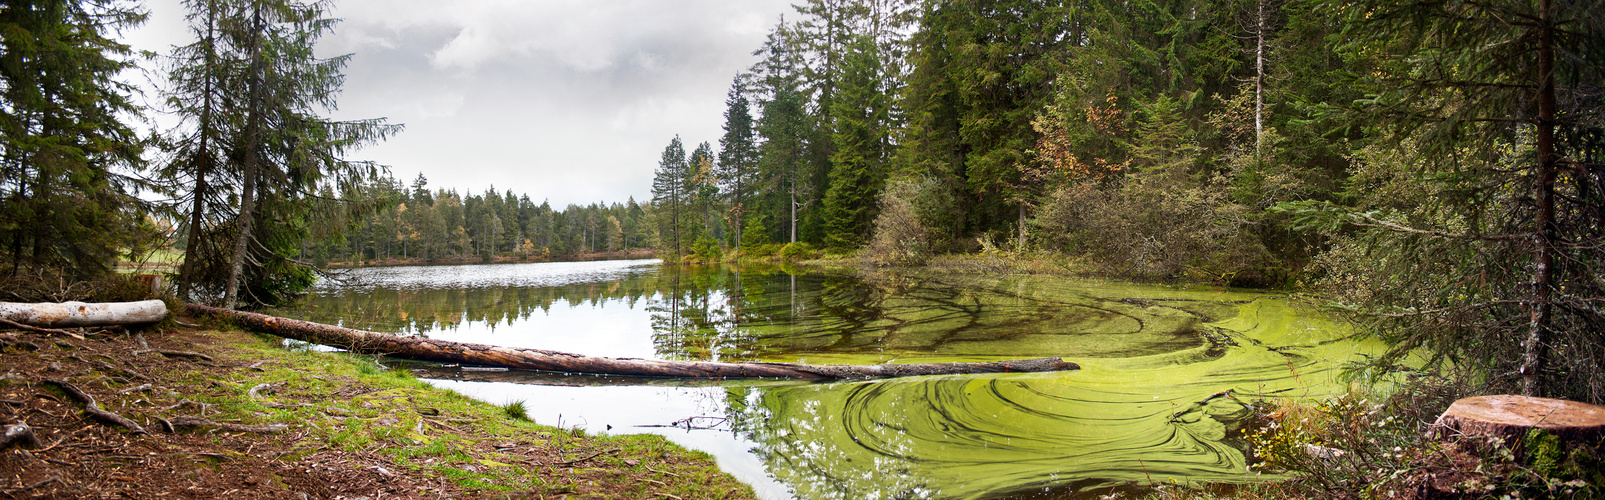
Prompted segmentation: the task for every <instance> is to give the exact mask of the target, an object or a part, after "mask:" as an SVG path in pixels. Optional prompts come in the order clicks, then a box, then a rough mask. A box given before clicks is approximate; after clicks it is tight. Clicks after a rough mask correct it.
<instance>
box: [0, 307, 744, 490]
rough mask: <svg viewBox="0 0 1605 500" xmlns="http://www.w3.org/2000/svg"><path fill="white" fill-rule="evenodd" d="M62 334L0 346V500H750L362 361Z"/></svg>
mask: <svg viewBox="0 0 1605 500" xmlns="http://www.w3.org/2000/svg"><path fill="white" fill-rule="evenodd" d="M192 321H193V320H192ZM73 333H74V335H65V334H59V333H57V334H50V333H38V332H27V331H0V428H3V429H8V430H15V429H17V427H16V426H17V425H18V424H25V425H26V426H27V428H28V429H31V432H32V434H33V435H34V437H36V438H37V441H38V445H37V446H31V445H30V443H27V441H30V440H27V439H19V440H17V442H14V443H12V445H11V446H7V447H5V448H6V449H4V450H0V472H3V474H0V497H5V498H158V497H176V498H287V499H302V498H315V499H340V498H347V499H354V498H362V497H366V498H370V499H380V498H540V499H547V498H668V499H689V498H719V499H723V498H752V497H753V494H752V490H751V488H749V487H747V486H746V485H744V484H741V483H740V482H737V481H736V480H734V479H733V478H731V477H730V476H728V475H726V474H724V473H722V472H720V471H719V470H718V469H717V467H715V465H714V464H713V460H712V459H711V458H710V457H709V456H707V455H706V454H702V453H698V452H690V451H686V450H684V449H682V448H679V447H677V446H675V445H673V444H670V443H668V442H666V441H664V440H663V439H662V438H659V437H656V436H587V435H585V434H584V433H582V432H579V431H578V430H573V429H557V428H552V427H545V426H540V425H536V424H534V423H531V422H529V421H527V420H525V419H521V418H520V417H521V416H522V410H523V407H522V406H519V405H508V406H506V407H498V406H495V405H490V404H486V403H482V402H477V401H473V400H470V399H467V398H465V397H462V396H460V395H457V394H455V393H452V392H449V391H443V390H438V389H434V388H432V387H430V386H429V385H428V384H426V383H423V382H421V381H419V380H417V379H415V378H413V377H412V376H411V375H410V374H409V373H408V372H406V371H402V370H387V369H384V368H383V367H380V366H378V365H377V364H375V362H374V361H373V360H371V359H366V358H359V357H354V356H347V355H340V354H331V353H319V352H305V351H292V350H286V349H284V348H282V347H279V345H280V344H281V342H280V340H279V339H278V338H276V337H267V336H259V335H255V334H251V333H246V332H241V331H238V330H232V329H229V328H227V327H221V326H216V325H213V326H212V327H203V328H183V327H167V328H151V329H145V330H140V331H127V330H123V329H120V328H114V329H108V330H105V331H98V332H82V333H80V332H78V331H76V330H75V331H74V332H73ZM80 336H81V337H82V338H78V337H80ZM74 392H81V393H82V394H84V395H87V396H89V397H91V398H93V399H94V401H95V403H96V404H97V405H98V407H99V408H102V409H104V410H105V412H107V414H114V415H116V416H120V417H124V418H126V422H125V423H122V424H119V423H116V422H114V421H113V420H112V419H111V418H110V417H104V416H102V417H97V416H94V415H91V414H90V412H88V411H86V407H87V406H88V405H87V404H86V402H85V401H84V400H83V399H82V398H78V397H75V395H74ZM523 404H525V405H534V404H540V403H539V402H524V403H523Z"/></svg>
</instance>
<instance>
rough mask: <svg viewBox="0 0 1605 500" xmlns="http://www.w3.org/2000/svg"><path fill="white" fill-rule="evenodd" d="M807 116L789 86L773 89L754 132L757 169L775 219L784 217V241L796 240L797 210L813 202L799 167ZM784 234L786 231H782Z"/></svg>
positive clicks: (808, 185) (803, 172) (802, 152)
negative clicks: (756, 135) (760, 140)
mask: <svg viewBox="0 0 1605 500" xmlns="http://www.w3.org/2000/svg"><path fill="white" fill-rule="evenodd" d="M806 120H807V116H806V114H805V112H804V111H803V102H802V96H801V95H800V94H798V93H797V92H796V91H795V90H793V89H792V88H790V87H789V86H782V87H781V88H779V89H777V90H775V93H774V99H773V100H771V101H769V102H767V103H765V104H764V109H763V117H762V118H761V119H760V121H759V125H758V133H759V135H761V136H762V137H763V139H764V141H763V145H762V146H759V151H760V153H761V154H760V156H759V160H758V168H759V170H760V172H761V175H763V177H764V178H765V184H767V185H768V186H769V188H770V192H771V193H772V200H773V202H771V203H770V205H771V206H772V207H775V208H778V209H779V210H778V211H777V212H779V213H777V214H776V217H775V218H777V219H781V220H787V221H789V223H788V224H787V225H786V226H785V228H786V230H787V231H788V232H789V236H788V239H786V241H788V242H796V241H797V225H798V224H797V223H798V218H797V210H798V209H799V208H801V207H803V206H805V205H807V204H809V203H810V202H812V201H813V199H812V197H811V193H812V192H813V188H812V178H810V177H809V176H808V175H807V172H806V171H804V170H803V167H804V165H803V158H804V154H805V153H806V147H807V136H806V135H805V134H806V133H807V128H806V127H807V125H806ZM782 234H786V233H782Z"/></svg>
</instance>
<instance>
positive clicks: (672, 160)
mask: <svg viewBox="0 0 1605 500" xmlns="http://www.w3.org/2000/svg"><path fill="white" fill-rule="evenodd" d="M689 173H690V164H689V162H687V161H686V157H685V145H684V144H682V143H681V142H680V136H678V135H677V136H674V140H671V141H669V145H668V146H666V147H664V148H663V156H662V157H661V158H659V159H658V169H657V172H656V173H655V174H654V176H653V177H652V203H653V205H655V206H657V207H658V208H659V210H660V212H659V213H658V217H659V219H658V233H659V234H660V235H662V236H661V237H662V244H663V246H664V247H666V249H667V250H668V251H669V255H671V256H674V257H678V256H679V255H681V254H682V253H683V252H684V250H685V247H686V244H687V242H686V241H685V233H684V230H683V229H684V226H683V223H682V219H684V218H685V215H686V214H685V212H686V200H687V199H688V195H687V194H686V186H688V185H689V184H690V176H689V175H688V174H689Z"/></svg>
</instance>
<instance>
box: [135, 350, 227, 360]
mask: <svg viewBox="0 0 1605 500" xmlns="http://www.w3.org/2000/svg"><path fill="white" fill-rule="evenodd" d="M147 352H154V353H157V354H160V355H163V356H167V357H169V358H172V357H182V358H195V359H200V360H205V361H206V362H208V363H211V362H215V361H216V360H214V359H212V357H211V356H207V355H205V354H201V353H198V352H189V351H174V350H169V349H139V350H136V351H134V352H132V353H131V354H133V355H135V356H138V355H141V354H145V353H147Z"/></svg>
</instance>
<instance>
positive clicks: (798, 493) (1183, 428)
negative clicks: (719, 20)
mask: <svg viewBox="0 0 1605 500" xmlns="http://www.w3.org/2000/svg"><path fill="white" fill-rule="evenodd" d="M352 278H353V281H352V282H350V283H346V284H343V285H342V284H336V283H332V282H326V283H321V284H320V285H319V287H318V288H317V289H316V290H315V292H314V296H313V297H312V298H311V299H310V301H309V302H308V303H307V304H306V305H304V306H302V307H301V308H299V309H298V310H295V311H288V312H284V314H286V315H290V316H295V317H299V318H302V319H308V320H313V321H319V322H326V323H335V324H341V325H344V326H348V327H353V328H361V329H367V330H376V331H384V332H392V333H398V334H405V335H423V336H428V337H432V338H440V339H446V340H455V341H465V342H479V343H487V344H499V345H507V346H518V347H537V348H542V349H554V350H562V351H569V352H576V353H583V354H590V355H600V356H617V357H643V358H656V359H677V360H716V361H750V360H761V361H786V362H805V363H817V364H826V363H857V364H865V363H887V362H892V363H900V362H938V361H991V360H1001V359H1015V358H1032V357H1042V356H1062V357H1064V358H1065V359H1067V360H1070V361H1074V362H1077V363H1079V364H1080V365H1081V366H1082V369H1081V370H1080V371H1073V372H1061V373H1048V374H998V375H966V376H938V377H913V378H904V379H891V380H881V381H871V382H841V383H831V384H804V383H793V382H779V381H723V382H708V381H702V382H696V381H691V382H686V381H671V380H653V379H621V378H612V377H594V376H584V375H580V376H563V375H560V374H532V373H525V374H520V373H494V374H481V373H474V372H466V373H465V372H459V371H457V370H456V369H443V368H432V369H428V370H426V371H425V372H424V373H423V376H424V377H426V378H427V379H428V380H430V382H431V383H433V384H435V385H437V386H440V387H445V388H449V389H452V390H456V391H459V392H462V393H464V394H467V395H470V396H472V397H476V398H479V399H482V400H486V401H489V402H492V403H497V404H500V403H505V402H509V401H520V400H521V401H525V402H526V407H527V408H528V409H529V413H530V415H531V417H532V418H534V419H535V420H536V421H538V422H541V423H543V424H548V425H558V426H562V427H580V428H584V429H585V430H587V431H589V432H606V433H613V434H620V433H653V434H660V435H663V436H666V437H668V438H669V439H671V440H673V441H675V442H677V443H679V444H681V445H684V446H687V447H690V448H694V449H698V450H703V451H706V452H709V453H711V454H713V455H714V456H715V457H717V459H718V461H719V465H720V467H721V468H723V469H724V470H726V471H728V472H730V473H731V474H733V475H735V476H736V477H738V478H740V479H741V480H743V481H746V482H747V483H749V484H752V485H753V486H754V488H755V489H756V490H757V491H758V493H759V495H760V496H762V497H764V498H772V499H784V498H801V499H814V498H884V499H893V498H997V497H1007V496H1017V495H1038V494H1050V495H1052V496H1058V495H1060V494H1068V493H1071V492H1074V491H1086V490H1091V489H1095V488H1102V487H1109V486H1116V485H1121V484H1127V483H1139V484H1148V483H1150V482H1156V483H1168V482H1170V481H1173V480H1174V481H1176V482H1182V483H1194V484H1196V483H1200V482H1252V481H1256V480H1262V479H1265V478H1262V477H1260V476H1259V475H1257V474H1256V473H1254V472H1253V471H1251V470H1248V468H1247V461H1246V460H1245V459H1244V453H1243V449H1244V443H1243V442H1242V441H1241V439H1240V438H1238V437H1237V436H1238V433H1237V429H1238V427H1239V425H1240V424H1241V420H1242V419H1243V418H1245V417H1246V416H1247V414H1248V411H1247V410H1246V408H1245V404H1246V403H1252V402H1253V400H1255V399H1257V398H1262V397H1263V398H1285V397H1292V398H1319V397H1324V396H1326V395H1329V394H1331V393H1333V392H1335V391H1337V390H1338V388H1339V385H1338V384H1337V383H1335V382H1334V380H1333V379H1334V378H1335V377H1336V375H1337V369H1338V367H1340V366H1341V365H1342V364H1343V363H1345V362H1347V361H1349V360H1351V359H1354V358H1355V357H1357V356H1361V355H1364V354H1369V353H1373V352H1375V351H1377V350H1378V349H1379V346H1376V345H1372V344H1367V343H1363V342H1356V341H1353V340H1350V339H1348V338H1347V335H1348V333H1349V332H1348V330H1347V329H1346V328H1345V327H1343V326H1342V325H1340V324H1338V323H1335V322H1333V321H1332V320H1330V319H1328V318H1326V317H1324V316H1322V315H1320V314H1318V313H1316V312H1314V311H1311V310H1309V309H1308V308H1304V307H1300V306H1298V305H1297V304H1295V303H1293V302H1291V301H1289V300H1287V299H1286V298H1284V297H1282V296H1279V295H1273V294H1264V293H1255V292H1245V291H1238V290H1227V289H1219V288H1209V287H1166V286H1154V285H1139V284H1131V283H1121V282H1103V281H1086V280H1068V279H1064V278H1046V277H1020V276H996V277H973V276H972V277H955V276H941V275H919V276H913V277H909V276H851V275H843V274H830V273H819V272H809V271H804V270H799V269H792V268H780V267H746V268H742V269H736V268H728V267H705V268H666V267H662V266H660V265H659V264H658V263H657V261H651V260H647V261H607V262H580V263H540V264H500V265H473V266H430V267H390V268H366V269H358V270H354V271H353V272H352ZM1226 390H1231V391H1232V394H1233V397H1222V398H1209V396H1210V395H1212V394H1216V393H1219V392H1221V391H1226ZM1206 399H1207V402H1205V403H1203V404H1199V402H1200V401H1205V400H1206Z"/></svg>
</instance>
